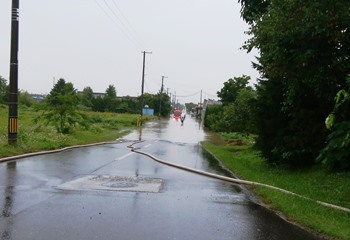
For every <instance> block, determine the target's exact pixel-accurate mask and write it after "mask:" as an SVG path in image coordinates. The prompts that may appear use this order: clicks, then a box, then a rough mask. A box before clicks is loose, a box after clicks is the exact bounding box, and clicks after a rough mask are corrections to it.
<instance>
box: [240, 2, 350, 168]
mask: <svg viewBox="0 0 350 240" xmlns="http://www.w3.org/2000/svg"><path fill="white" fill-rule="evenodd" d="M248 2H252V1H241V3H242V4H243V8H245V10H249V7H251V6H248V5H245V4H247V3H248ZM259 2H260V3H262V2H263V1H259ZM267 3H268V5H267V6H266V7H261V8H259V11H255V10H251V15H252V16H253V21H250V20H249V19H246V21H247V22H248V23H250V25H251V31H250V34H251V36H252V38H251V39H250V40H249V41H248V42H247V44H246V46H245V47H246V48H247V49H248V51H249V50H250V49H252V48H254V47H255V48H258V49H259V51H260V57H259V58H258V61H259V63H257V64H255V65H254V66H255V67H256V68H257V69H258V70H259V71H260V72H261V74H262V80H261V81H260V82H259V85H260V87H258V95H259V96H258V101H257V109H258V112H260V113H261V115H260V118H261V119H260V123H259V125H258V132H259V139H258V143H259V144H260V145H259V146H260V147H262V150H263V153H264V154H265V156H266V157H268V158H269V160H271V161H274V162H282V163H287V164H291V165H308V164H312V163H313V162H314V159H315V157H316V156H317V155H318V153H319V151H320V149H321V148H322V147H323V146H324V143H325V140H326V136H327V131H326V129H325V128H324V124H323V122H324V119H325V117H326V116H327V115H328V113H329V112H330V111H331V110H332V108H333V98H334V96H335V94H336V93H337V92H338V91H339V90H340V89H343V88H345V84H346V81H345V79H346V77H347V75H348V74H349V72H350V64H349V59H350V58H349V52H350V51H349V49H350V41H349V39H350V36H349V35H350V31H349V25H350V15H349V11H344V9H349V7H350V2H349V1H347V0H339V1H336V2H334V1H327V0H322V1H319V0H317V1H316V0H312V1H308V2H305V1H302V0H291V1H290V0H270V1H268V2H267ZM246 7H247V8H246ZM263 96H264V97H263ZM261 116H262V117H261ZM265 117H266V118H265ZM272 118H274V119H273V120H272ZM271 122H275V123H276V124H273V125H274V126H272V124H271ZM267 129H270V130H271V131H267ZM270 143H271V144H270Z"/></svg>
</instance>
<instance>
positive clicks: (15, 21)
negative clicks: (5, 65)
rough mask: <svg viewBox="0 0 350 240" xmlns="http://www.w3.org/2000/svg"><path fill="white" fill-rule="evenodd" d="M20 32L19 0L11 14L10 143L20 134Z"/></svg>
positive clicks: (13, 6)
mask: <svg viewBox="0 0 350 240" xmlns="http://www.w3.org/2000/svg"><path fill="white" fill-rule="evenodd" d="M18 32H19V0H12V14H11V56H10V57H11V59H10V84H9V85H10V91H9V103H8V104H9V119H8V143H9V144H16V143H17V132H18Z"/></svg>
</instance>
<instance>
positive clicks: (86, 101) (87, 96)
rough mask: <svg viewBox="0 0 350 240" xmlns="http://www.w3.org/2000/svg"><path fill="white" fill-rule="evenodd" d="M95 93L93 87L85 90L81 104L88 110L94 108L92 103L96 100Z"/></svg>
mask: <svg viewBox="0 0 350 240" xmlns="http://www.w3.org/2000/svg"><path fill="white" fill-rule="evenodd" d="M93 93H94V91H93V90H92V88H91V87H85V88H84V89H83V93H82V96H81V102H82V104H83V105H84V106H85V107H88V108H90V107H92V101H93V98H94V96H93Z"/></svg>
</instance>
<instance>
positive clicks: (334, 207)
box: [128, 141, 350, 212]
mask: <svg viewBox="0 0 350 240" xmlns="http://www.w3.org/2000/svg"><path fill="white" fill-rule="evenodd" d="M138 143H140V142H139V141H138V142H135V143H133V144H131V145H129V146H128V148H131V151H132V152H135V153H138V154H142V155H144V156H147V157H149V158H151V159H153V160H155V161H156V162H159V163H162V164H165V165H168V166H171V167H175V168H178V169H182V170H185V171H188V172H192V173H196V174H200V175H203V176H207V177H210V178H214V179H219V180H222V181H225V182H229V183H234V184H244V185H251V186H261V187H266V188H270V189H273V190H276V191H279V192H283V193H286V194H288V195H292V196H296V197H299V198H302V199H306V200H309V201H313V202H316V203H318V204H320V205H323V206H325V207H328V208H332V209H337V210H340V211H344V212H350V209H349V208H345V207H341V206H337V205H334V204H330V203H326V202H322V201H318V200H314V199H311V198H309V197H306V196H302V195H300V194H297V193H294V192H291V191H288V190H285V189H283V188H279V187H275V186H271V185H268V184H264V183H259V182H253V181H247V180H241V179H237V178H231V177H226V176H221V175H217V174H214V173H209V172H205V171H201V170H198V169H195V168H190V167H186V166H183V165H179V164H176V163H171V162H168V161H165V160H162V159H159V158H157V157H155V156H153V155H151V154H149V153H146V152H143V151H141V150H140V148H137V147H134V145H135V144H138Z"/></svg>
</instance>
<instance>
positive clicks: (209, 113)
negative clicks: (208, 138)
mask: <svg viewBox="0 0 350 240" xmlns="http://www.w3.org/2000/svg"><path fill="white" fill-rule="evenodd" d="M223 115H224V107H223V106H222V105H213V106H210V107H207V109H206V110H205V116H204V127H206V128H208V129H209V130H212V131H214V132H225V122H224V121H223Z"/></svg>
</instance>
